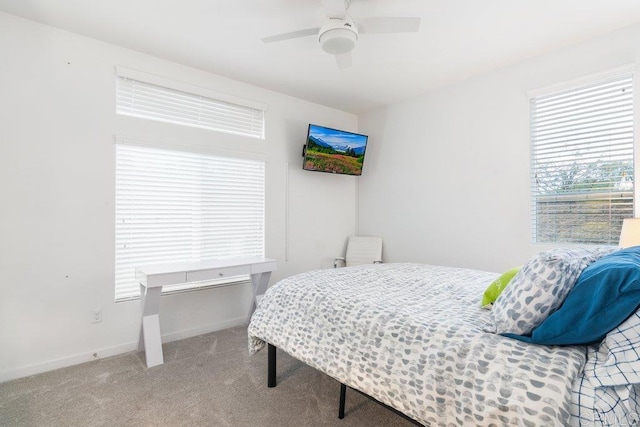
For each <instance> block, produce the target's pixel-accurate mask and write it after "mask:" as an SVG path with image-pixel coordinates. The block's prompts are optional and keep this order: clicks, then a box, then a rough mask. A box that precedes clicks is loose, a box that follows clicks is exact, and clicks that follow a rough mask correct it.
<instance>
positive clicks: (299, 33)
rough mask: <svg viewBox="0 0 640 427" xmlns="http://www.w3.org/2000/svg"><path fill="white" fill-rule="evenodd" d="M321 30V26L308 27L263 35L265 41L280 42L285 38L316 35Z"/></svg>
mask: <svg viewBox="0 0 640 427" xmlns="http://www.w3.org/2000/svg"><path fill="white" fill-rule="evenodd" d="M318 31H320V27H316V28H307V29H306V30H298V31H292V32H290V33H282V34H276V35H275V36H269V37H263V38H262V41H263V42H264V43H272V42H280V41H283V40H290V39H297V38H299V37H307V36H315V35H317V34H318Z"/></svg>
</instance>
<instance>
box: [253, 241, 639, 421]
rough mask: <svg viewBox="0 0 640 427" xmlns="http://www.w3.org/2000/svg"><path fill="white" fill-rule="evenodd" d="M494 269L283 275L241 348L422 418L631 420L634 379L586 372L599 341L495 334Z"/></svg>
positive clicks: (393, 267) (375, 268)
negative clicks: (488, 305) (486, 302)
mask: <svg viewBox="0 0 640 427" xmlns="http://www.w3.org/2000/svg"><path fill="white" fill-rule="evenodd" d="M602 255H603V254H602V253H600V254H598V257H601V256H602ZM638 255H639V256H640V252H639V253H638ZM596 258H597V257H596ZM594 259H595V258H594ZM582 268H584V266H583V267H582ZM498 276H499V275H498V274H496V273H491V272H483V271H477V270H470V269H462V268H451V267H442V266H432V265H423V264H414V263H391V264H374V265H363V266H356V267H347V268H341V269H333V270H318V271H311V272H307V273H302V274H299V275H295V276H292V277H289V278H287V279H284V280H282V281H280V282H278V283H277V284H275V285H274V286H272V287H271V288H270V289H269V290H268V291H267V292H266V293H265V295H264V297H263V299H262V301H261V302H260V305H259V307H257V309H256V311H255V313H254V314H253V316H252V319H251V322H250V324H249V327H248V335H249V350H250V352H251V353H256V352H258V351H259V350H261V349H263V348H264V347H265V345H266V344H269V345H271V346H274V347H276V348H279V349H281V350H283V351H285V352H287V353H288V354H290V355H291V356H293V357H295V358H296V359H299V360H300V361H302V362H304V363H306V364H308V365H310V366H311V367H313V368H315V369H318V370H320V371H321V372H324V373H325V374H327V375H329V376H331V377H333V378H334V379H336V380H337V381H339V382H340V383H342V384H345V385H347V386H349V387H351V388H353V389H356V390H358V391H360V392H362V393H365V394H366V395H368V396H371V397H372V398H374V399H376V400H378V401H379V402H381V403H383V404H385V405H388V406H390V407H392V408H395V409H396V410H398V411H400V412H401V413H403V414H405V415H406V416H407V417H409V418H411V419H413V420H415V421H417V422H418V423H420V424H424V425H433V426H440V425H443V426H444V425H447V426H448V425H524V426H534V425H545V426H547V425H548V426H556V425H557V426H564V425H575V426H578V425H585V426H586V425H589V426H592V425H631V424H632V423H635V422H636V421H637V413H638V411H639V410H640V407H639V406H638V403H637V402H638V399H637V398H636V397H637V396H636V388H635V385H634V383H633V382H631V381H627V380H626V379H623V380H622V381H621V382H620V381H619V380H616V381H617V382H616V381H613V382H612V383H611V385H603V384H602V383H598V382H597V381H595V380H594V378H593V377H594V372H595V371H597V370H598V367H599V365H598V362H599V363H600V365H603V364H605V365H606V364H607V363H609V364H610V360H609V359H610V357H609V355H608V353H607V352H608V351H609V350H610V349H607V348H603V344H600V343H594V344H592V345H565V346H559V345H539V344H532V343H527V342H524V341H521V340H518V339H514V338H513V337H506V336H502V335H500V334H497V333H496V330H495V319H493V318H492V316H493V315H494V314H492V311H490V310H485V309H483V308H481V307H480V304H479V298H480V296H481V295H482V293H483V292H484V291H485V289H486V288H487V285H488V284H489V283H491V282H492V281H494V280H495V279H496V278H497V277H498ZM511 286H512V285H509V287H508V288H507V289H510V287H511ZM514 288H515V287H514ZM500 298H502V296H501V297H500ZM638 323H639V326H638V329H640V317H638ZM639 335H640V334H639ZM602 343H604V341H602ZM639 371H640V370H639ZM609 374H610V372H609ZM624 376H625V375H623V377H624ZM604 382H605V383H606V382H607V381H606V380H605V381H604ZM638 382H640V379H639V381H638Z"/></svg>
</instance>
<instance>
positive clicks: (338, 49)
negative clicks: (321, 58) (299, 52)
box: [320, 28, 358, 55]
mask: <svg viewBox="0 0 640 427" xmlns="http://www.w3.org/2000/svg"><path fill="white" fill-rule="evenodd" d="M357 40H358V35H357V34H356V33H355V32H354V31H352V30H351V29H347V28H333V29H330V30H327V31H325V32H323V33H322V34H320V46H322V50H324V51H325V52H327V53H330V54H331V55H341V54H343V53H348V52H351V51H352V50H353V48H354V47H356V41H357Z"/></svg>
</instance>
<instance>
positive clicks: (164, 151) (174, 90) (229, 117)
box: [115, 68, 265, 301]
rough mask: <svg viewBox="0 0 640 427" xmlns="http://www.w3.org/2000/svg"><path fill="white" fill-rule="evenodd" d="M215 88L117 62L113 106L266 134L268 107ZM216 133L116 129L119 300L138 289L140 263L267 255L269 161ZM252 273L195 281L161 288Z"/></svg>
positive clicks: (211, 127) (187, 122)
mask: <svg viewBox="0 0 640 427" xmlns="http://www.w3.org/2000/svg"><path fill="white" fill-rule="evenodd" d="M205 95H210V96H205ZM218 95H219V94H215V93H213V92H210V91H207V90H206V89H202V88H197V87H192V86H188V85H185V84H182V83H179V82H175V81H172V80H168V79H163V78H160V77H157V76H151V75H146V74H143V73H140V72H136V71H133V70H127V69H122V68H119V69H118V90H117V91H116V112H117V113H118V114H123V115H128V116H133V117H136V118H138V119H140V120H159V121H164V122H168V123H173V124H176V125H187V126H195V127H200V128H203V129H208V130H216V131H222V132H228V133H234V134H237V135H242V136H243V137H250V138H263V137H264V107H261V106H260V105H258V104H255V105H253V104H251V103H250V102H248V101H245V100H240V101H239V102H240V103H237V102H235V101H238V100H236V99H232V98H230V97H228V96H225V95H220V98H221V99H218V98H212V97H211V96H218ZM249 104H251V105H249ZM178 134H179V132H178ZM185 134H186V135H190V133H185ZM218 136H220V134H219V133H216V132H211V138H210V140H209V141H208V142H203V141H197V142H193V141H186V140H185V141H179V142H176V141H173V142H167V141H162V142H159V141H155V142H154V140H157V139H158V138H157V136H154V135H145V136H144V141H143V140H141V139H139V138H137V137H136V138H131V137H127V136H118V137H117V138H116V142H117V143H116V186H115V190H116V197H115V199H116V200H115V208H116V230H115V232H116V241H115V244H116V250H115V257H116V262H115V270H116V271H115V281H116V283H115V298H116V300H117V301H122V300H128V299H132V298H137V297H138V296H139V295H140V287H139V285H138V282H137V281H136V279H135V268H136V267H140V266H146V265H150V264H157V263H174V262H198V261H203V260H207V259H219V258H230V257H241V256H264V239H265V225H264V222H265V219H264V218H265V196H264V195H265V162H264V161H263V160H260V159H259V158H261V157H262V156H261V155H259V153H258V154H256V153H253V154H251V153H230V152H229V153H228V154H229V155H227V154H225V156H224V157H223V156H218V155H217V154H215V153H216V152H217V153H220V151H217V150H216V149H215V141H216V138H217V137H218ZM207 139H209V138H207ZM202 144H208V145H207V146H205V147H203V146H202ZM225 153H227V152H226V151H225ZM256 158H258V159H256ZM248 279H249V278H248V276H247V277H232V278H229V279H223V280H217V281H207V282H206V283H205V282H202V283H195V284H193V283H189V284H188V285H187V284H182V285H176V286H171V287H165V288H167V289H163V291H165V290H166V291H169V292H171V291H176V290H184V289H187V288H193V287H203V286H221V285H227V284H229V283H237V282H241V281H245V280H248Z"/></svg>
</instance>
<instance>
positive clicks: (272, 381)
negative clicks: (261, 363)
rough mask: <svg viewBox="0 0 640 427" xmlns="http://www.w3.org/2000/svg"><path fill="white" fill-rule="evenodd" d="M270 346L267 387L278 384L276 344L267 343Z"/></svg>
mask: <svg viewBox="0 0 640 427" xmlns="http://www.w3.org/2000/svg"><path fill="white" fill-rule="evenodd" d="M267 346H268V356H267V360H268V362H267V363H268V367H267V387H275V386H276V346H275V345H271V344H267Z"/></svg>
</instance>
